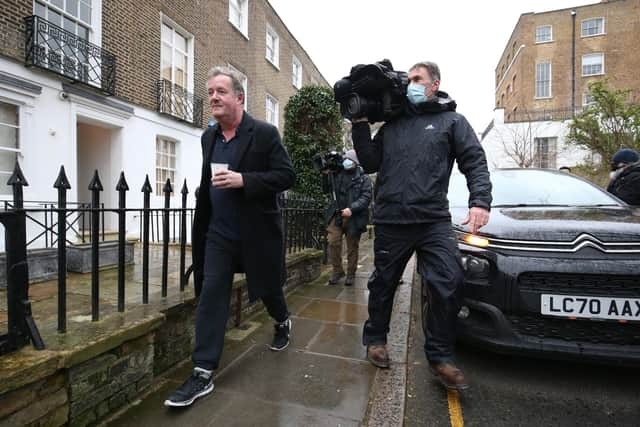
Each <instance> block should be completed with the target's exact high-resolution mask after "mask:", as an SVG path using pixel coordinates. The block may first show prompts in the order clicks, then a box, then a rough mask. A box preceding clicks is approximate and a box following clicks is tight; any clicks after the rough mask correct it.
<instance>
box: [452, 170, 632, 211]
mask: <svg viewBox="0 0 640 427" xmlns="http://www.w3.org/2000/svg"><path fill="white" fill-rule="evenodd" d="M491 183H492V184H493V190H492V195H493V202H492V203H491V205H492V206H612V205H613V206H620V203H619V202H618V201H617V200H616V199H614V198H612V197H611V196H610V195H609V194H608V193H607V192H605V191H604V190H601V189H599V188H598V187H596V186H595V185H591V184H589V183H587V182H585V181H583V180H581V179H579V178H577V177H575V176H573V175H571V174H567V173H564V172H554V171H545V170H539V169H516V170H497V171H493V172H491ZM468 203H469V192H468V190H467V182H466V179H465V177H464V175H461V174H455V175H452V176H451V182H450V185H449V205H450V206H451V207H467V206H468Z"/></svg>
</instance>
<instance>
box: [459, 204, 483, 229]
mask: <svg viewBox="0 0 640 427" xmlns="http://www.w3.org/2000/svg"><path fill="white" fill-rule="evenodd" d="M488 222H489V211H488V210H487V209H485V208H479V207H477V206H474V207H472V208H471V209H469V214H468V215H467V217H466V218H465V219H464V221H462V225H465V224H469V231H470V232H471V234H476V232H477V231H478V230H479V229H480V228H481V227H483V226H485V225H487V223H488Z"/></svg>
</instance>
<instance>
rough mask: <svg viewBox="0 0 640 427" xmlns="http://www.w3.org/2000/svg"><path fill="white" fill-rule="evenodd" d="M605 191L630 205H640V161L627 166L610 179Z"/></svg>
mask: <svg viewBox="0 0 640 427" xmlns="http://www.w3.org/2000/svg"><path fill="white" fill-rule="evenodd" d="M607 191H608V192H609V193H611V194H613V195H614V196H616V197H618V198H619V199H622V200H624V201H625V202H626V203H627V204H629V205H631V206H640V162H638V163H634V164H632V165H630V166H627V168H626V169H625V170H623V171H622V172H621V173H620V175H618V176H617V177H616V178H615V179H614V180H613V181H611V183H610V184H609V186H608V187H607Z"/></svg>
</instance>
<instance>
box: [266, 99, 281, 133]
mask: <svg viewBox="0 0 640 427" xmlns="http://www.w3.org/2000/svg"><path fill="white" fill-rule="evenodd" d="M266 108H267V121H268V122H269V123H271V124H272V125H274V126H275V127H278V112H279V108H280V106H279V104H278V100H277V99H275V98H274V97H273V96H271V95H269V94H267V105H266Z"/></svg>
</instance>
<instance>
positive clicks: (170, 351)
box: [0, 250, 322, 427]
mask: <svg viewBox="0 0 640 427" xmlns="http://www.w3.org/2000/svg"><path fill="white" fill-rule="evenodd" d="M321 258H322V252H321V251H315V250H307V251H304V252H302V253H298V254H295V255H289V256H288V257H287V268H288V274H289V276H288V279H287V284H286V287H285V289H286V290H288V291H289V290H292V289H294V288H296V287H297V286H300V285H301V284H304V283H307V282H309V281H312V280H314V279H316V278H317V277H318V276H319V275H320V260H321ZM233 286H234V290H237V289H240V295H241V296H242V298H241V310H240V313H241V321H244V320H245V319H246V318H247V317H249V316H250V315H251V314H253V313H255V312H256V311H259V310H260V309H262V304H261V303H254V304H249V303H248V299H247V293H246V286H245V281H244V279H243V278H238V279H237V280H236V281H235V282H234V285H233ZM233 295H234V298H235V296H236V292H235V291H234V293H233ZM236 304H237V301H236V300H233V301H232V311H231V315H230V321H229V325H231V326H233V324H234V316H235V310H234V309H233V307H234V306H235V305H236ZM195 308H196V300H195V298H194V297H193V295H191V294H186V293H185V295H178V296H173V297H171V296H170V297H168V298H166V299H163V300H162V301H160V302H157V303H152V304H149V305H147V306H138V307H136V308H134V309H131V310H128V311H126V312H125V313H121V314H114V315H112V316H109V317H107V318H105V319H103V320H101V321H100V322H90V323H85V324H81V325H79V326H76V327H77V328H78V329H77V330H75V329H73V326H72V325H69V327H68V329H67V332H66V334H57V333H55V332H53V333H52V335H45V334H43V339H44V341H45V343H46V344H47V349H46V350H44V351H36V350H35V349H33V348H32V347H31V346H28V347H25V348H23V349H21V350H20V351H17V352H15V353H11V354H8V355H5V356H2V357H0V427H5V426H7V427H8V426H33V427H35V426H38V427H39V426H50V427H57V426H61V425H70V426H74V427H76V426H88V425H93V424H96V423H97V422H99V421H100V420H101V419H103V418H104V417H105V416H106V415H107V414H110V413H113V412H114V411H116V410H118V409H120V408H122V407H123V406H125V405H127V404H130V403H132V402H134V401H135V400H136V399H139V398H140V396H141V395H142V394H144V393H145V392H146V391H148V390H149V389H150V387H151V386H152V385H153V383H154V381H157V380H159V379H160V376H161V375H162V374H163V373H165V372H167V370H169V369H171V368H172V367H173V366H175V365H176V364H177V363H179V362H182V361H183V360H185V359H186V358H188V357H189V356H190V354H191V349H192V347H193V338H194V330H193V329H194V328H193V326H194V315H195ZM53 334H55V335H53Z"/></svg>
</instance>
